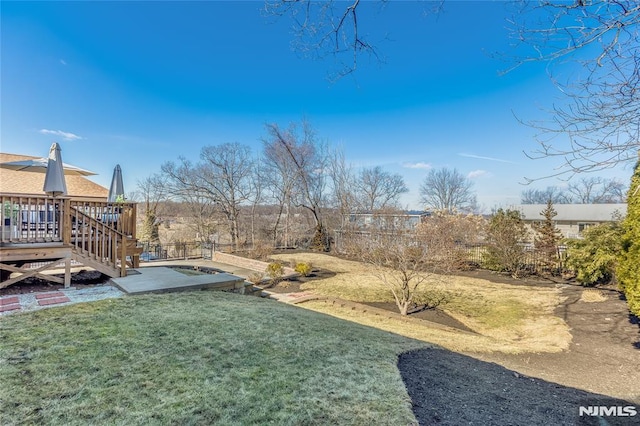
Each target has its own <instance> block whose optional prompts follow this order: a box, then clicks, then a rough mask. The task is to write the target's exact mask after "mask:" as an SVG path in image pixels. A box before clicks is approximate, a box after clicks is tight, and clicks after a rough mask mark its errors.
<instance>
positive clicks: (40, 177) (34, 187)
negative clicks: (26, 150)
mask: <svg viewBox="0 0 640 426" xmlns="http://www.w3.org/2000/svg"><path fill="white" fill-rule="evenodd" d="M34 158H39V157H33V156H30V155H19V154H6V153H0V163H7V162H10V161H22V160H31V159H34ZM44 177H45V174H44V173H38V172H28V171H23V170H10V169H3V168H0V192H2V193H10V194H33V195H46V194H45V192H44V191H43V189H42V188H43V186H44ZM65 181H66V183H67V195H68V196H70V197H89V198H104V200H105V201H106V199H107V195H108V194H109V190H108V189H107V188H105V187H103V186H101V185H98V184H97V183H95V182H93V181H90V180H89V179H87V178H86V177H84V176H69V175H66V176H65Z"/></svg>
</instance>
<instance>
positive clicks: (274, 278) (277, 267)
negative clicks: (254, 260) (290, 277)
mask: <svg viewBox="0 0 640 426" xmlns="http://www.w3.org/2000/svg"><path fill="white" fill-rule="evenodd" d="M265 272H266V273H267V275H269V278H270V281H271V285H276V284H278V283H279V282H280V280H282V277H283V276H284V267H283V266H282V263H280V262H271V263H269V264H268V265H267V269H266V270H265Z"/></svg>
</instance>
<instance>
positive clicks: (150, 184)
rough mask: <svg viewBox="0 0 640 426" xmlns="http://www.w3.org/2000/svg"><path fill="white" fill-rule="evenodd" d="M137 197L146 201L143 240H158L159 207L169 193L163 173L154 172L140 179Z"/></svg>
mask: <svg viewBox="0 0 640 426" xmlns="http://www.w3.org/2000/svg"><path fill="white" fill-rule="evenodd" d="M135 197H136V198H139V199H141V200H142V201H143V202H144V219H143V221H142V235H141V238H140V239H141V240H143V241H148V242H157V241H158V239H159V233H158V213H159V211H158V208H159V206H160V203H161V202H162V201H166V200H167V199H168V197H169V194H168V193H167V190H166V182H165V179H164V177H163V176H162V175H160V174H153V175H151V176H149V177H147V178H145V179H143V180H139V181H138V190H137V191H136V195H135Z"/></svg>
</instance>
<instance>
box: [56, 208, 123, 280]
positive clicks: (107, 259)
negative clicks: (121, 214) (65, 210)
mask: <svg viewBox="0 0 640 426" xmlns="http://www.w3.org/2000/svg"><path fill="white" fill-rule="evenodd" d="M69 213H70V214H69V216H67V217H68V218H69V220H70V226H68V227H67V226H65V229H69V230H70V235H69V236H68V241H69V242H70V244H71V245H72V246H73V253H74V257H76V258H77V257H80V258H81V261H82V262H84V263H88V266H91V267H93V268H95V269H97V270H99V271H101V272H103V273H106V274H108V275H112V272H115V271H117V272H118V273H117V275H119V276H121V277H122V276H125V275H126V274H127V273H126V266H127V263H126V259H127V243H126V242H127V236H126V235H125V234H124V233H122V232H121V231H118V230H117V229H116V228H115V227H114V226H113V223H110V222H108V221H101V220H98V219H97V218H95V217H93V216H90V215H88V214H86V213H84V212H82V211H81V210H79V209H78V208H71V209H70V211H69ZM66 237H67V236H65V240H67V238H66ZM77 260H80V259H77ZM104 268H107V269H108V270H107V271H105V270H104ZM118 269H119V271H118Z"/></svg>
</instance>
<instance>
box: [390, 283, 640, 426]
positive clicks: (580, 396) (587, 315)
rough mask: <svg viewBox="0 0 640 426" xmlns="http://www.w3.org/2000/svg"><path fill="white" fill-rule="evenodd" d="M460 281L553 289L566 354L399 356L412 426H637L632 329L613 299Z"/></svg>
mask: <svg viewBox="0 0 640 426" xmlns="http://www.w3.org/2000/svg"><path fill="white" fill-rule="evenodd" d="M468 274H471V276H477V277H479V278H486V279H492V281H494V282H496V281H497V282H500V281H502V282H506V283H509V284H516V285H518V284H519V285H536V286H558V287H559V288H560V289H561V291H562V294H563V296H565V297H566V300H565V301H564V302H563V303H562V304H561V305H560V306H559V307H558V309H557V310H556V315H558V316H559V317H561V318H563V319H564V320H565V321H566V322H567V324H568V325H569V327H570V328H571V334H572V337H573V339H572V342H571V346H570V348H569V350H568V351H564V352H561V353H544V354H534V353H528V354H520V355H509V354H501V353H489V354H473V353H468V354H457V353H454V352H450V351H444V350H437V349H424V350H418V351H412V352H408V353H405V354H403V355H402V356H401V357H400V359H399V362H398V368H399V370H400V372H401V374H402V377H403V380H404V381H405V385H406V387H407V390H408V392H409V395H410V397H411V400H412V404H413V410H414V413H415V415H416V418H417V419H418V421H419V422H420V424H424V425H432V424H441V425H459V424H482V425H504V424H527V425H538V424H539V425H549V424H584V425H591V424H593V425H638V424H640V322H639V321H638V319H637V318H636V317H634V316H631V315H630V314H629V311H628V309H627V305H626V302H625V301H624V300H623V299H622V297H621V296H620V293H619V292H618V291H616V290H615V289H613V288H604V289H600V291H601V292H602V293H603V294H605V295H606V296H607V298H606V300H604V301H600V302H593V303H587V302H584V301H582V300H580V298H581V295H582V292H583V290H584V288H583V287H581V286H577V285H572V284H571V283H566V282H559V283H554V282H550V281H545V280H536V279H530V280H524V281H516V280H512V279H510V278H508V277H503V276H497V275H496V276H494V277H493V278H491V277H488V276H487V275H486V274H487V273H486V272H470V273H468ZM580 406H606V407H609V406H621V407H629V406H633V407H635V411H636V412H637V415H635V416H633V417H616V416H604V417H600V418H598V417H590V416H582V417H581V416H579V407H580Z"/></svg>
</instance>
